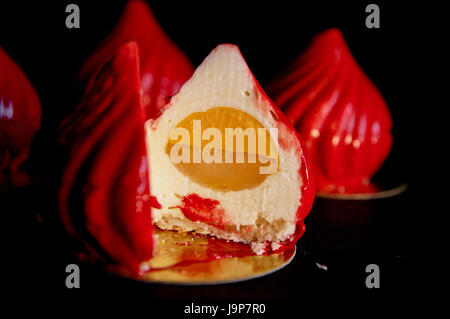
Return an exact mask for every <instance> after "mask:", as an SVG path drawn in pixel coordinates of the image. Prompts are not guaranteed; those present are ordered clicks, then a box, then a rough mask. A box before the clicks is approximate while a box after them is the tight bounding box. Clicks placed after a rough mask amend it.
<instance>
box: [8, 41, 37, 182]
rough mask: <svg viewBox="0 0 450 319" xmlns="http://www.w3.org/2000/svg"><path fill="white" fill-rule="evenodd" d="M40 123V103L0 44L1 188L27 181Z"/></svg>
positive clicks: (18, 68) (30, 86) (29, 84)
mask: <svg viewBox="0 0 450 319" xmlns="http://www.w3.org/2000/svg"><path fill="white" fill-rule="evenodd" d="M40 126H41V104H40V102H39V98H38V96H37V94H36V91H35V90H34V88H33V86H32V85H31V83H30V81H29V80H28V78H27V77H26V75H25V74H24V73H23V72H22V70H21V69H20V67H19V66H18V65H17V64H16V63H15V62H14V61H13V60H12V59H11V58H10V57H9V56H8V55H7V54H6V52H5V51H3V49H2V48H1V47H0V190H4V189H8V188H13V187H19V186H24V185H26V184H28V183H29V182H30V177H29V175H28V173H27V172H26V169H25V167H24V164H25V162H26V160H27V158H28V155H29V150H30V145H31V141H32V139H33V137H34V135H35V134H36V132H37V131H38V130H39V128H40Z"/></svg>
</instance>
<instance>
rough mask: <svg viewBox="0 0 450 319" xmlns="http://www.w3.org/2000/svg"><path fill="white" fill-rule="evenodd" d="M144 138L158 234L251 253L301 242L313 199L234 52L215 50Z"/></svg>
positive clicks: (300, 159) (289, 139) (285, 138)
mask: <svg viewBox="0 0 450 319" xmlns="http://www.w3.org/2000/svg"><path fill="white" fill-rule="evenodd" d="M244 132H245V133H244ZM146 134H147V146H148V147H147V148H148V149H149V153H148V161H149V167H150V171H151V172H152V173H151V176H150V185H151V188H152V195H154V196H155V197H156V198H157V200H158V202H159V203H161V207H160V208H158V209H155V210H154V211H153V215H152V216H153V221H154V223H155V224H156V225H157V226H158V227H160V228H161V229H168V230H181V231H185V232H189V231H195V232H196V233H200V234H207V235H212V236H215V237H218V238H221V239H225V240H232V241H236V242H243V243H246V244H250V245H251V247H252V250H253V252H254V253H256V254H258V255H260V254H265V253H271V252H274V251H279V250H280V248H282V247H283V246H285V245H288V244H295V242H296V241H297V239H298V238H299V237H300V236H301V235H302V233H303V231H304V219H305V217H306V216H307V215H308V213H309V211H310V209H311V205H312V202H313V198H314V185H313V183H312V180H313V178H312V176H311V170H310V168H309V161H308V159H307V158H306V156H305V152H304V151H303V146H302V143H301V140H300V138H299V135H298V133H297V132H296V131H295V129H294V127H293V126H292V125H291V124H290V123H289V121H288V120H287V119H286V117H285V116H284V114H283V113H282V112H281V111H280V109H278V108H277V107H276V106H274V105H273V103H272V102H271V101H270V99H269V98H268V97H267V95H266V94H265V93H264V91H263V90H262V88H261V87H260V85H259V84H258V82H257V81H256V79H255V78H254V76H253V74H252V72H251V71H250V69H249V67H248V66H247V63H246V62H245V60H244V58H243V57H242V55H241V52H240V51H239V48H238V47H237V46H235V45H232V44H222V45H219V46H217V47H216V48H215V49H214V50H213V51H212V52H211V53H210V54H209V55H208V56H207V57H206V58H205V60H204V61H203V62H202V63H201V64H200V66H199V67H198V68H197V69H196V70H195V72H194V74H193V75H192V77H191V78H190V79H189V80H188V81H186V83H185V84H184V85H183V86H182V87H181V89H180V91H179V92H178V93H177V94H176V95H174V96H173V97H172V98H171V100H170V102H169V103H168V104H167V105H166V106H164V107H163V109H162V112H161V114H160V116H158V117H156V118H154V119H150V120H148V121H147V122H146ZM244 135H245V136H244ZM180 137H181V139H180ZM230 137H231V138H230Z"/></svg>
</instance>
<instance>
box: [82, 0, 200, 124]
mask: <svg viewBox="0 0 450 319" xmlns="http://www.w3.org/2000/svg"><path fill="white" fill-rule="evenodd" d="M129 41H136V42H137V43H138V46H139V52H140V63H141V67H140V71H141V87H142V93H143V104H144V108H145V116H146V119H148V118H151V117H154V116H155V115H156V114H157V113H158V111H159V109H160V108H161V107H162V106H164V105H165V104H166V103H167V99H168V97H169V96H172V95H173V94H175V93H176V92H178V90H179V89H180V87H181V85H182V84H183V83H184V82H185V81H186V80H187V79H188V78H189V77H190V76H191V75H192V73H193V71H194V69H193V66H192V64H191V63H190V61H189V60H188V58H187V57H186V56H185V55H184V54H183V52H182V51H181V50H180V49H179V48H177V46H176V45H175V44H174V43H173V42H172V41H171V40H170V39H169V37H168V36H167V35H166V34H165V33H164V31H163V30H162V29H161V27H160V25H159V24H158V21H157V20H156V18H155V17H154V15H153V13H152V12H151V10H150V8H149V6H148V5H147V4H146V3H145V2H144V1H141V0H131V1H129V2H128V3H127V5H126V7H125V9H124V12H123V14H122V17H121V18H120V21H119V22H118V24H117V26H116V28H115V29H114V30H113V32H112V33H111V34H110V35H109V36H108V37H107V38H106V39H105V40H104V41H103V43H102V44H101V45H100V47H99V48H98V49H97V50H96V51H95V53H94V54H93V55H92V56H91V57H90V58H89V59H88V60H87V62H86V63H85V64H84V67H83V68H82V70H81V78H82V79H85V78H86V76H89V74H91V73H92V71H93V70H95V69H96V68H97V66H98V64H99V63H101V62H102V61H104V60H105V59H106V58H108V57H109V56H111V54H112V53H113V52H114V51H115V49H117V48H118V47H119V46H120V45H122V44H124V43H126V42H129Z"/></svg>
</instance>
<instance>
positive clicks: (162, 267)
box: [134, 229, 295, 285]
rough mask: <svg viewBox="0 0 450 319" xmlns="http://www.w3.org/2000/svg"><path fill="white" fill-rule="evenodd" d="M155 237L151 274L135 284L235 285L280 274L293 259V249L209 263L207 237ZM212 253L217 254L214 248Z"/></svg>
mask: <svg viewBox="0 0 450 319" xmlns="http://www.w3.org/2000/svg"><path fill="white" fill-rule="evenodd" d="M155 233H156V234H155V237H156V239H157V241H156V253H155V256H154V257H153V258H152V259H151V261H150V265H151V268H152V270H151V271H150V272H148V273H146V274H144V275H142V276H140V277H137V278H134V279H136V280H140V281H145V282H149V283H165V284H179V285H211V284H221V283H234V282H239V281H244V280H249V279H253V278H258V277H262V276H265V275H268V274H270V273H273V272H275V271H277V270H280V269H281V268H283V267H285V266H286V265H288V264H289V263H290V262H291V261H292V260H293V258H294V256H295V248H293V249H290V250H286V251H285V252H282V253H276V254H270V255H265V256H254V255H252V256H244V257H231V256H232V254H230V255H229V256H227V255H228V254H227V253H225V254H224V255H223V256H221V257H220V258H219V259H213V260H211V255H210V248H211V242H210V240H209V239H210V238H208V236H203V235H196V234H193V233H182V232H176V231H164V230H159V229H157V230H156V231H155ZM220 242H221V244H220V245H224V246H226V245H227V242H226V241H220ZM234 245H236V244H234ZM214 249H216V250H217V244H216V245H215V247H214ZM212 258H215V257H212Z"/></svg>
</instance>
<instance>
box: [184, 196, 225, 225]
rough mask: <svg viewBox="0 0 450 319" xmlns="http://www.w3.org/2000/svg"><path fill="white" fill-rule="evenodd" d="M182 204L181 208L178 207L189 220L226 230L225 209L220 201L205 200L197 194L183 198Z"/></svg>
mask: <svg viewBox="0 0 450 319" xmlns="http://www.w3.org/2000/svg"><path fill="white" fill-rule="evenodd" d="M182 203H183V204H182V205H181V206H177V207H178V208H179V209H181V211H182V212H183V215H184V216H185V217H186V218H187V219H189V220H191V221H193V222H196V221H200V222H203V223H207V224H209V225H212V226H214V227H217V228H220V229H225V223H224V221H223V216H224V209H223V208H222V207H221V206H220V202H219V201H218V200H215V199H211V198H203V197H200V196H198V195H197V194H190V195H188V196H184V197H183V199H182Z"/></svg>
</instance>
